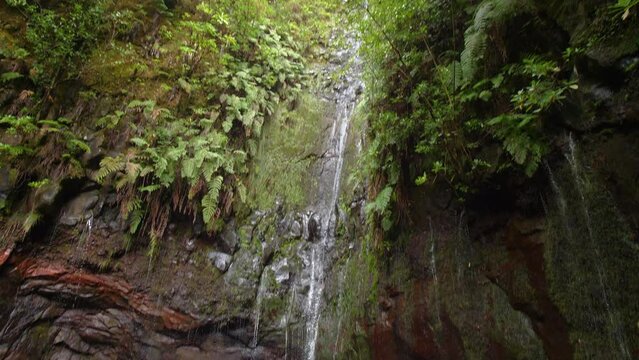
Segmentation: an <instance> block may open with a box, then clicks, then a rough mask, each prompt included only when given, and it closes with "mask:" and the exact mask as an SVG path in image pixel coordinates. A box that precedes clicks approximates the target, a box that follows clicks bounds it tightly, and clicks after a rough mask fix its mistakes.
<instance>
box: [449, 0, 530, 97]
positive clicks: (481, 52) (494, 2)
mask: <svg viewBox="0 0 639 360" xmlns="http://www.w3.org/2000/svg"><path fill="white" fill-rule="evenodd" d="M533 10H534V6H533V5H532V3H531V1H530V0H485V1H483V2H482V3H481V4H480V5H479V6H478V7H477V11H476V12H475V18H474V20H473V23H472V25H471V26H470V27H468V29H466V33H465V34H464V44H465V47H464V50H463V51H462V53H461V58H460V63H461V73H462V76H463V83H464V84H469V83H470V82H472V81H473V80H475V79H476V77H477V76H478V75H479V70H480V65H481V64H483V63H484V60H485V57H486V51H487V49H488V48H489V44H488V39H489V36H488V30H489V29H490V28H491V27H492V26H493V25H495V24H498V23H500V22H503V21H505V20H506V19H508V18H512V17H513V16H515V15H517V14H521V13H524V12H529V11H533Z"/></svg>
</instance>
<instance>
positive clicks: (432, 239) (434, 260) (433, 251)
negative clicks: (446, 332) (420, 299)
mask: <svg viewBox="0 0 639 360" xmlns="http://www.w3.org/2000/svg"><path fill="white" fill-rule="evenodd" d="M428 226H429V227H430V270H431V274H432V276H433V289H434V293H435V294H434V295H435V296H434V297H435V314H436V316H437V325H441V318H440V314H439V313H440V309H439V281H438V279H437V255H436V246H435V234H434V231H433V220H432V219H431V218H430V217H429V218H428Z"/></svg>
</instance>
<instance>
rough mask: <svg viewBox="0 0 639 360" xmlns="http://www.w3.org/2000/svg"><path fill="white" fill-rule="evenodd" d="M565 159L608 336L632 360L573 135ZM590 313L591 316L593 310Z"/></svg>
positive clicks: (560, 199) (560, 196)
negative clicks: (605, 320)
mask: <svg viewBox="0 0 639 360" xmlns="http://www.w3.org/2000/svg"><path fill="white" fill-rule="evenodd" d="M564 157H565V158H566V160H567V162H568V166H569V168H570V175H571V177H572V182H573V184H574V186H575V187H574V189H575V191H576V194H577V196H578V199H577V200H578V202H579V207H580V208H581V209H580V210H581V213H582V215H583V219H584V222H585V226H586V230H587V234H588V240H589V243H590V247H591V248H592V251H593V254H594V259H595V261H593V266H594V269H595V272H596V278H597V282H598V285H599V289H600V292H601V300H602V302H603V305H604V306H605V308H606V315H607V318H608V322H609V324H610V327H611V329H612V331H610V333H609V334H608V335H609V336H610V339H611V341H612V342H613V343H616V344H617V345H618V346H619V350H620V352H621V356H622V358H624V359H630V358H631V356H630V352H629V351H628V347H627V343H626V340H625V333H624V330H623V325H622V324H621V323H620V322H619V321H618V319H616V316H615V314H614V311H613V310H614V304H613V302H612V299H611V298H610V296H609V292H610V289H608V285H607V275H606V272H605V269H604V266H602V264H601V261H602V260H603V258H602V256H601V251H600V248H599V244H598V243H597V239H596V238H595V235H594V229H593V224H592V221H591V215H590V209H589V204H588V202H587V199H586V190H587V188H586V187H587V180H586V174H585V170H584V169H583V168H582V167H581V165H580V162H579V160H578V149H577V144H576V142H575V141H574V138H573V137H572V134H571V135H570V136H569V137H568V151H567V152H565V153H564ZM544 165H545V167H546V170H547V172H548V178H549V180H550V185H551V187H552V190H553V192H554V193H555V197H556V200H557V207H558V210H559V217H560V218H561V223H562V227H563V230H564V232H565V235H566V237H567V239H568V240H569V241H570V242H572V243H575V242H577V241H579V239H576V238H575V235H574V231H573V229H572V227H571V223H570V220H569V216H570V215H569V212H568V200H567V199H566V197H565V194H564V191H563V190H562V188H561V187H560V186H559V183H558V181H557V179H556V177H555V174H554V173H553V171H552V169H551V167H550V166H549V165H548V164H547V163H544ZM555 251H557V250H555ZM555 256H558V254H555ZM589 308H591V307H590V304H589ZM590 312H591V313H592V308H591V311H590Z"/></svg>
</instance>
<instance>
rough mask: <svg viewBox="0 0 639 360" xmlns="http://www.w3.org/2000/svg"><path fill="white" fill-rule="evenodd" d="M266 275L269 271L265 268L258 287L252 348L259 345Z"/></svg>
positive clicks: (254, 310)
mask: <svg viewBox="0 0 639 360" xmlns="http://www.w3.org/2000/svg"><path fill="white" fill-rule="evenodd" d="M266 275H267V271H266V269H264V271H262V275H261V276H260V284H259V286H258V288H257V295H256V296H255V308H254V309H253V339H252V340H251V343H250V344H249V346H250V347H251V348H252V349H255V348H256V347H257V344H258V343H259V339H260V338H259V335H260V316H261V314H262V299H264V294H265V293H266V277H267V276H266Z"/></svg>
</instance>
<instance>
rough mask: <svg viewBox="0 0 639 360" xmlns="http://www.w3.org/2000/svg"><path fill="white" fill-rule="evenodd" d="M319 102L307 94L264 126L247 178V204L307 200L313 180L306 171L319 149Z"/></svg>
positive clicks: (297, 204)
mask: <svg viewBox="0 0 639 360" xmlns="http://www.w3.org/2000/svg"><path fill="white" fill-rule="evenodd" d="M323 116H324V109H323V104H322V103H321V102H320V101H319V100H317V99H316V98H314V97H313V96H312V95H310V94H306V95H303V96H302V97H301V98H300V99H299V105H298V106H297V107H296V108H295V109H294V110H293V111H288V110H286V109H284V108H281V107H280V108H279V109H278V111H277V112H276V114H275V115H274V117H273V119H272V120H271V121H270V122H269V124H267V125H266V126H265V129H264V133H263V136H262V140H261V141H260V146H259V150H258V153H257V156H256V158H255V162H254V165H253V169H252V172H251V177H250V189H251V194H250V195H251V203H252V204H253V205H254V207H257V208H262V209H267V208H271V207H272V206H273V204H274V203H275V200H276V199H278V198H279V199H282V200H284V201H285V203H287V204H288V205H290V206H292V207H297V208H301V207H302V206H304V205H305V204H307V203H308V196H309V194H312V191H310V189H313V188H315V186H316V184H315V179H314V177H313V176H310V175H309V170H310V167H311V165H312V164H313V160H314V159H315V157H316V156H319V155H321V154H319V153H318V152H319V148H320V145H321V143H320V141H321V136H320V133H321V131H322V126H321V122H322V119H323Z"/></svg>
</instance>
